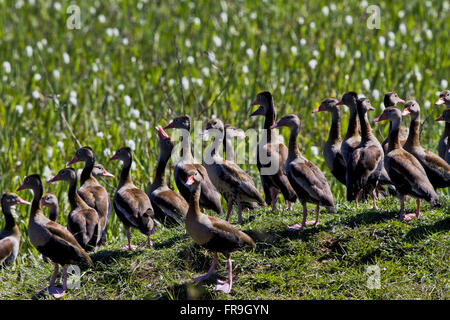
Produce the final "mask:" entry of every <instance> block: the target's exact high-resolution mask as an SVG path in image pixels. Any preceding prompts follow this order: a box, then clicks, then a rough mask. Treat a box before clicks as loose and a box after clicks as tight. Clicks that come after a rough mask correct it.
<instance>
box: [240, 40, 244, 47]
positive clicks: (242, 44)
mask: <svg viewBox="0 0 450 320" xmlns="http://www.w3.org/2000/svg"><path fill="white" fill-rule="evenodd" d="M239 46H240V47H241V48H244V47H245V41H244V40H242V41H241V43H239Z"/></svg>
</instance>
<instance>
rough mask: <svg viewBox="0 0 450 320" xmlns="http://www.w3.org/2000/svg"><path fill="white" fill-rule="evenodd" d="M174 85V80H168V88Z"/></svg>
mask: <svg viewBox="0 0 450 320" xmlns="http://www.w3.org/2000/svg"><path fill="white" fill-rule="evenodd" d="M174 84H175V80H174V79H169V86H171V87H172V86H173V85H174Z"/></svg>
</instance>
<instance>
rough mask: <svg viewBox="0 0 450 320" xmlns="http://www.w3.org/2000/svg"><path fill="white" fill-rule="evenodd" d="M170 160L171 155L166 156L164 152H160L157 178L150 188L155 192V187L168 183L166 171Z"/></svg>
mask: <svg viewBox="0 0 450 320" xmlns="http://www.w3.org/2000/svg"><path fill="white" fill-rule="evenodd" d="M168 161H169V157H167V156H164V155H163V154H162V153H160V155H159V159H158V164H157V165H156V173H155V179H154V181H153V184H152V186H151V188H150V192H153V191H154V190H155V189H157V188H159V187H161V186H165V185H166V184H167V182H166V175H165V174H164V173H165V171H166V166H167V162H168Z"/></svg>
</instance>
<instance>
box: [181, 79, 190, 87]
mask: <svg viewBox="0 0 450 320" xmlns="http://www.w3.org/2000/svg"><path fill="white" fill-rule="evenodd" d="M181 84H182V86H183V89H184V90H189V79H188V78H187V77H183V78H181Z"/></svg>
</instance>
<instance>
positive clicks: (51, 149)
mask: <svg viewBox="0 0 450 320" xmlns="http://www.w3.org/2000/svg"><path fill="white" fill-rule="evenodd" d="M46 152H47V159H50V158H51V157H52V155H53V148H52V147H47V150H46Z"/></svg>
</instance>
